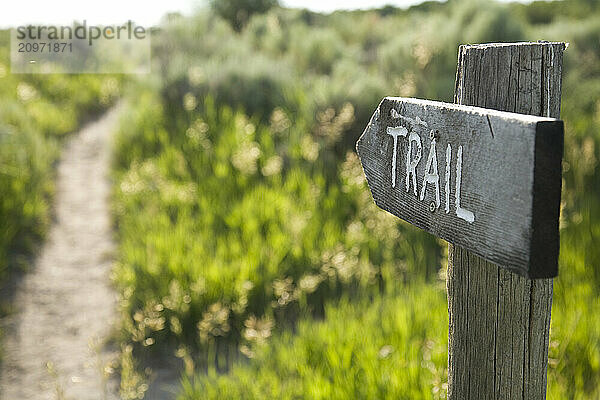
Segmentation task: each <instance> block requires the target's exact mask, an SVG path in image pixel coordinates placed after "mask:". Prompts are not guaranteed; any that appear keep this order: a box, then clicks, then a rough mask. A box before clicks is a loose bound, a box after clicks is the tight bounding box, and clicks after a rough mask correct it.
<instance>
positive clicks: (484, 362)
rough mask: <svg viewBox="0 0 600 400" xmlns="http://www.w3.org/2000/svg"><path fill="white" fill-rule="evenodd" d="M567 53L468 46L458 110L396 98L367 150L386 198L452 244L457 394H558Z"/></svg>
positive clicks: (374, 181) (378, 197)
mask: <svg viewBox="0 0 600 400" xmlns="http://www.w3.org/2000/svg"><path fill="white" fill-rule="evenodd" d="M564 49H565V45H564V44H563V43H519V44H488V45H469V46H461V47H460V49H459V62H458V71H457V74H456V89H455V103H458V104H454V105H453V104H446V103H440V102H432V101H427V100H417V99H405V98H393V97H386V98H385V99H383V100H382V102H381V103H380V104H379V107H378V108H377V110H376V111H375V113H374V114H373V117H372V118H371V121H370V123H369V125H368V126H367V128H366V129H365V131H364V133H363V134H362V136H361V137H360V139H359V141H358V142H357V145H356V147H357V151H358V153H359V156H360V160H361V163H362V166H363V170H364V172H365V176H366V177H367V182H368V184H369V188H370V189H371V193H372V195H373V199H374V200H375V203H376V204H377V205H378V206H379V207H381V208H383V209H384V210H386V211H389V212H391V213H392V214H394V215H396V216H398V217H400V218H402V219H404V220H406V221H408V222H409V223H411V224H413V225H416V226H418V227H420V228H422V229H424V230H426V231H428V232H430V233H433V234H434V235H436V236H438V237H441V238H443V239H446V240H447V241H449V242H450V243H452V245H450V249H449V263H448V264H449V267H448V281H447V286H448V311H449V314H450V326H449V335H450V336H449V345H448V346H449V349H448V350H449V357H448V358H449V359H448V362H449V372H448V383H449V385H448V386H449V389H448V396H449V398H450V399H460V400H462V399H500V398H501V399H517V398H518V399H544V398H545V393H546V365H547V360H548V338H549V328H550V308H551V304H552V278H553V277H555V276H556V275H557V273H558V249H559V234H558V217H559V209H560V190H561V171H562V169H561V161H562V148H563V125H562V121H559V120H556V119H553V118H549V117H558V115H559V111H560V89H561V88H560V86H561V66H562V53H563V51H564ZM467 105H469V106H481V107H486V108H476V107H469V106H467ZM494 109H495V110H500V111H495V110H494ZM506 111H510V112H506ZM514 112H518V113H520V114H515V113H514ZM523 114H530V115H523ZM541 116H545V117H541ZM480 257H482V258H480ZM484 259H485V260H484Z"/></svg>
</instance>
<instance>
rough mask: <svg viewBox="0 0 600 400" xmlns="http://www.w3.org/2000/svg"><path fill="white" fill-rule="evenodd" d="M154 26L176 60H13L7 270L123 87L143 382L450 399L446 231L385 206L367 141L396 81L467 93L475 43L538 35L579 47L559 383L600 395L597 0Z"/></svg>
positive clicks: (133, 390)
mask: <svg viewBox="0 0 600 400" xmlns="http://www.w3.org/2000/svg"><path fill="white" fill-rule="evenodd" d="M236 10H237V11H236ZM152 40H153V65H152V68H153V71H154V72H153V73H152V74H150V75H148V76H144V77H141V78H139V79H128V80H127V84H126V85H123V78H122V77H114V76H102V75H96V76H92V75H74V76H65V75H51V76H36V75H23V76H20V75H11V74H9V73H8V65H7V64H4V66H3V65H1V64H0V93H3V96H2V99H1V100H0V141H1V142H0V190H1V191H2V204H1V206H2V208H1V209H0V213H1V215H0V217H1V218H0V221H2V224H3V229H2V231H1V233H0V234H2V235H3V236H2V237H0V268H1V271H7V270H9V269H10V268H12V267H11V266H14V265H16V264H15V260H17V259H18V257H16V256H14V255H16V254H27V249H29V248H30V247H31V243H35V241H36V240H39V238H40V237H41V236H42V234H43V230H44V227H45V226H46V225H47V221H48V206H47V204H48V202H47V199H48V196H49V195H50V194H51V192H52V163H53V162H54V160H55V159H56V156H57V154H58V150H59V148H60V143H61V142H62V139H61V138H62V137H64V136H65V133H67V132H70V131H72V130H73V129H74V127H75V126H77V124H78V123H80V122H82V121H84V120H85V119H86V118H87V117H88V116H89V115H92V114H94V113H96V112H98V111H100V110H101V109H103V108H105V107H107V106H109V105H110V104H111V103H112V102H113V101H114V100H115V99H116V98H117V97H119V96H120V95H121V92H123V97H124V99H125V104H124V107H125V111H124V116H123V119H122V123H121V128H120V131H119V132H118V134H117V136H116V138H115V143H114V151H115V155H114V160H113V180H114V193H113V201H112V204H113V213H114V224H115V229H116V232H117V238H118V242H119V254H118V261H117V263H116V265H115V268H114V273H113V279H114V282H115V285H116V287H117V288H118V292H119V294H120V311H121V314H122V327H121V329H120V333H119V335H118V342H119V343H120V345H121V349H122V356H121V378H122V381H121V395H122V397H123V398H129V399H133V398H141V397H142V396H143V394H144V391H145V390H146V389H147V388H148V386H147V383H148V382H151V380H152V374H151V373H149V370H148V369H147V368H146V367H147V366H149V365H152V364H153V360H156V359H159V360H166V359H170V358H171V359H175V360H177V364H176V365H178V367H179V368H180V371H181V375H182V380H181V386H180V393H179V396H180V398H181V399H199V398H202V399H205V398H207V399H223V398H256V399H263V398H290V399H291V398H322V399H341V398H390V399H391V398H406V399H415V398H416V399H418V398H424V399H432V398H433V399H437V398H445V397H446V391H447V384H446V381H447V375H446V374H447V371H446V363H447V350H446V346H447V323H448V318H447V303H446V298H445V283H444V280H445V268H446V265H445V260H446V254H445V252H446V246H445V244H444V243H442V242H441V241H438V240H437V239H435V238H433V237H432V236H430V235H428V234H425V233H423V232H421V231H419V230H417V229H415V228H413V227H411V226H409V225H408V224H405V223H403V222H402V221H400V220H399V219H397V218H395V217H393V216H391V215H388V214H387V213H385V212H383V211H381V210H380V209H378V208H377V207H376V206H375V205H374V204H373V202H372V199H371V196H370V193H369V191H368V188H367V187H366V183H365V181H364V178H363V172H362V169H361V166H360V162H359V161H358V158H357V156H356V154H355V152H354V143H355V142H356V140H357V138H358V136H359V135H360V133H361V132H362V130H363V129H364V127H365V126H366V124H367V122H368V119H369V118H370V116H371V113H372V112H373V110H374V109H375V107H376V105H377V104H378V103H379V101H380V99H381V98H382V97H384V96H386V95H400V96H411V97H420V98H429V99H437V100H444V101H451V100H452V95H453V90H454V76H455V70H456V58H457V49H458V46H459V45H460V44H463V43H482V42H491V41H520V40H557V41H566V42H569V43H570V46H569V48H568V50H567V51H566V53H565V60H564V69H563V106H562V119H564V120H565V122H566V135H565V141H566V143H565V154H564V164H563V171H564V174H563V176H564V182H563V197H562V198H563V202H562V210H561V224H560V227H561V228H560V229H561V257H560V275H559V277H558V278H557V279H556V280H555V295H554V305H553V312H552V325H551V342H550V356H549V369H548V398H550V399H563V398H576V399H584V398H600V379H598V378H599V377H600V296H599V294H600V251H599V250H598V243H600V242H599V238H600V213H599V211H600V202H599V201H598V199H599V198H600V174H599V172H598V168H597V163H598V157H599V156H600V154H599V153H600V151H599V144H600V133H599V127H600V5H599V4H598V3H597V2H596V1H591V0H569V1H554V2H542V1H534V2H532V3H530V4H518V3H497V2H491V1H475V0H466V1H457V0H449V1H447V2H444V3H439V2H425V3H422V4H420V5H417V6H413V7H411V8H409V9H406V10H404V9H397V8H394V7H389V6H388V7H383V8H381V9H377V10H369V11H348V12H335V13H332V14H328V15H324V14H319V13H315V12H311V11H308V10H298V9H286V8H282V7H279V6H277V5H276V4H275V3H274V2H273V1H271V0H263V1H260V0H257V1H248V0H237V1H236V0H228V1H214V2H211V3H210V7H207V8H206V9H203V10H200V11H198V12H197V13H196V14H195V15H193V16H191V17H183V16H180V15H177V14H170V15H168V16H166V17H165V19H164V21H163V23H162V25H161V27H160V29H158V30H157V31H156V32H155V33H154V36H153V39H152ZM2 43H3V46H2V47H1V48H0V51H2V52H3V54H4V56H3V57H2V58H1V59H2V60H7V59H8V57H7V43H8V39H7V36H3V39H2ZM121 86H124V88H123V90H121ZM15 133H18V134H15ZM5 221H6V222H5ZM4 224H6V227H7V229H4V226H5V225H4ZM17 250H18V251H17ZM17 264H18V263H17Z"/></svg>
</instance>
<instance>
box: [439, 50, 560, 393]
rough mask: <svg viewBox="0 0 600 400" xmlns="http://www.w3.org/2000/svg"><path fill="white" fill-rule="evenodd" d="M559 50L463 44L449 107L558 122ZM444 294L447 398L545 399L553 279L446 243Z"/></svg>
mask: <svg viewBox="0 0 600 400" xmlns="http://www.w3.org/2000/svg"><path fill="white" fill-rule="evenodd" d="M564 49H565V44H564V43H518V44H485V45H465V46H461V47H460V48H459V55H458V68H457V73H456V86H455V93H454V102H455V103H458V104H463V105H472V106H479V107H485V108H491V109H496V110H500V111H509V112H517V113H522V114H531V115H537V116H546V117H553V118H559V114H560V95H561V69H562V58H563V51H564ZM535 233H536V232H534V234H535ZM447 289H448V312H449V316H450V324H449V325H450V326H449V341H448V398H449V399H450V400H453V399H454V400H464V399H545V398H546V372H547V363H548V342H549V331H550V315H551V313H550V311H551V306H552V279H533V280H532V279H528V278H525V277H522V276H519V275H516V274H514V273H512V272H510V271H508V270H507V269H504V268H499V267H498V266H497V265H495V264H492V263H489V262H487V261H485V260H483V259H482V258H480V257H478V256H476V255H475V254H472V253H470V252H468V251H466V250H464V249H462V248H460V247H458V246H453V245H449V251H448V277H447Z"/></svg>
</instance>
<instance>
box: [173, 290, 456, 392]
mask: <svg viewBox="0 0 600 400" xmlns="http://www.w3.org/2000/svg"><path fill="white" fill-rule="evenodd" d="M440 286H441V287H435V286H432V285H411V286H409V287H404V288H401V287H398V288H397V290H396V293H395V294H385V295H382V296H376V297H374V298H373V299H371V300H370V299H368V298H366V297H365V298H363V299H361V300H360V301H348V300H346V299H342V300H341V301H339V302H335V303H332V304H328V305H327V306H326V311H325V319H324V320H316V321H315V320H311V319H307V320H303V321H301V322H300V323H299V324H298V327H297V330H296V331H295V332H294V333H292V332H290V331H286V332H285V333H282V334H280V335H277V336H276V337H274V338H273V339H272V340H271V341H270V342H269V343H268V344H266V345H263V344H261V343H254V345H253V346H250V347H249V348H248V349H247V350H246V354H248V355H249V357H250V358H249V359H247V360H242V361H238V362H236V363H235V364H234V365H233V366H232V368H231V370H230V371H229V372H228V373H227V374H224V375H223V374H217V373H216V372H215V371H214V370H211V371H208V373H207V374H202V375H197V376H196V377H194V378H186V379H184V382H183V386H182V387H183V390H182V393H181V395H180V396H179V399H180V400H191V399H200V398H202V399H265V398H276V399H300V398H307V399H308V398H310V399H442V398H445V397H446V391H447V384H446V380H447V371H446V363H447V352H446V348H447V331H448V314H447V312H446V309H445V306H446V296H445V293H444V290H443V289H442V287H443V284H442V285H440Z"/></svg>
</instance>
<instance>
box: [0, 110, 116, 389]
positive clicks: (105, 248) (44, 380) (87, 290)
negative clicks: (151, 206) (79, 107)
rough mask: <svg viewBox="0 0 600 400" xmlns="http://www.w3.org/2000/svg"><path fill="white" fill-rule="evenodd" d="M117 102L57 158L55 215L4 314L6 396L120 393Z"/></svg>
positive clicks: (1, 379) (1, 375) (0, 378)
mask: <svg viewBox="0 0 600 400" xmlns="http://www.w3.org/2000/svg"><path fill="white" fill-rule="evenodd" d="M117 119H118V107H115V108H113V109H112V110H110V111H109V112H108V113H106V114H105V115H104V116H103V117H102V118H101V119H99V120H97V121H95V122H93V123H90V124H89V125H87V126H85V127H84V128H83V129H82V130H81V131H80V132H78V133H76V134H74V135H73V137H71V138H70V140H69V142H68V143H66V146H65V147H64V149H63V152H62V158H61V161H60V163H59V165H58V171H57V172H58V175H57V184H56V188H57V191H56V197H55V214H56V218H55V220H54V221H53V223H52V226H51V227H50V230H49V233H48V237H47V239H46V241H45V243H44V244H43V247H42V248H41V252H40V254H39V256H38V257H37V260H36V261H35V264H34V266H33V268H32V270H31V271H30V272H29V273H27V274H25V275H24V276H23V277H22V279H21V280H20V282H19V283H18V285H17V288H16V289H15V290H16V292H15V297H14V306H15V308H16V311H15V313H14V314H12V315H11V316H10V317H8V318H7V319H6V321H4V322H3V325H4V328H5V335H4V338H3V344H2V345H3V363H2V366H1V370H0V371H1V372H0V398H2V399H6V400H37V399H44V400H49V399H69V400H70V399H73V400H75V399H76V400H87V399H90V400H91V399H94V400H97V399H116V398H117V392H118V391H117V387H118V382H117V381H116V379H115V378H113V377H112V375H114V374H112V375H111V374H110V373H109V372H110V368H107V366H108V365H109V364H110V363H111V361H112V360H113V359H114V357H115V354H116V352H114V350H113V351H111V350H109V349H107V347H106V346H104V342H105V340H106V338H107V337H108V335H109V334H110V332H111V329H112V326H113V324H114V322H115V321H116V317H117V316H116V299H117V298H116V294H115V293H114V291H113V290H112V289H111V286H110V280H109V274H110V268H111V264H112V257H113V255H114V251H115V243H114V241H113V237H112V231H111V227H110V215H109V203H108V202H109V194H110V182H109V180H108V172H109V145H110V143H109V141H110V134H111V133H112V132H114V131H115V129H116V128H117Z"/></svg>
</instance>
